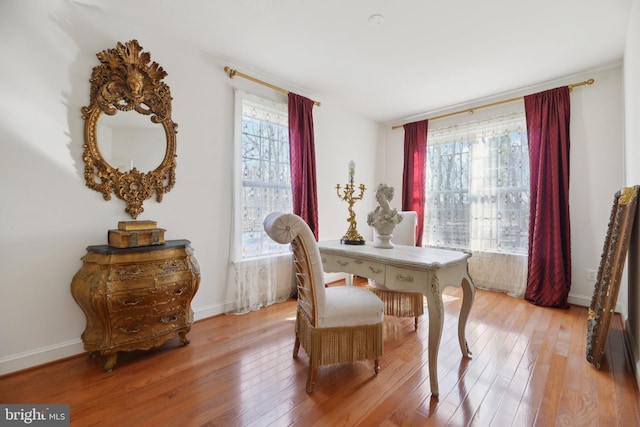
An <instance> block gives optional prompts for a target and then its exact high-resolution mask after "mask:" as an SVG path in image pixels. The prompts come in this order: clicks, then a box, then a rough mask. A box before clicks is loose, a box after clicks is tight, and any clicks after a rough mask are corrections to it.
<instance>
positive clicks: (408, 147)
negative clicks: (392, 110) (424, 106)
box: [402, 120, 429, 246]
mask: <svg viewBox="0 0 640 427" xmlns="http://www.w3.org/2000/svg"><path fill="white" fill-rule="evenodd" d="M428 128H429V121H428V120H422V121H419V122H413V123H407V124H406V125H404V168H403V171H402V210H403V211H416V212H417V213H418V226H417V227H416V246H422V232H423V230H424V198H425V195H424V191H425V174H426V170H425V168H426V162H427V129H428Z"/></svg>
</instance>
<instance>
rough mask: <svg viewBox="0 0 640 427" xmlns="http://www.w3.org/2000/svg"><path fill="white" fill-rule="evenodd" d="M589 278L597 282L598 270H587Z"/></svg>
mask: <svg viewBox="0 0 640 427" xmlns="http://www.w3.org/2000/svg"><path fill="white" fill-rule="evenodd" d="M587 280H591V281H592V282H595V281H597V280H598V270H587Z"/></svg>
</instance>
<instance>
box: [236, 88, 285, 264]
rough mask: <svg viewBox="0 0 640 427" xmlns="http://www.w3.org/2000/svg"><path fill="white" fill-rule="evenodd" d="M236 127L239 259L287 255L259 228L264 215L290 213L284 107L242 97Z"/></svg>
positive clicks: (263, 100)
mask: <svg viewBox="0 0 640 427" xmlns="http://www.w3.org/2000/svg"><path fill="white" fill-rule="evenodd" d="M240 128H241V132H240V135H241V151H240V171H241V181H242V188H241V191H240V194H241V195H240V205H241V206H240V212H241V215H240V217H241V233H240V234H241V236H240V238H241V240H242V243H241V258H242V259H248V258H255V257H259V256H264V255H271V254H279V253H285V252H288V251H289V248H288V247H287V246H286V245H280V244H278V243H275V242H274V241H272V240H271V239H270V238H269V237H268V236H267V234H266V233H265V232H264V229H263V226H262V222H263V221H264V218H265V216H266V215H267V214H269V213H271V212H274V211H280V212H291V211H292V198H291V172H290V166H289V127H288V113H287V104H286V103H276V102H273V101H268V100H265V99H262V98H258V97H255V96H252V95H248V94H243V95H242V96H241V125H240ZM236 207H238V205H237V204H236ZM238 216H239V215H238V213H237V212H236V220H238Z"/></svg>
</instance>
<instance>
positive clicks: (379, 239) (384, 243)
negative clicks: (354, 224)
mask: <svg viewBox="0 0 640 427" xmlns="http://www.w3.org/2000/svg"><path fill="white" fill-rule="evenodd" d="M392 237H393V234H378V233H374V236H373V247H374V248H382V249H393V243H391V238H392Z"/></svg>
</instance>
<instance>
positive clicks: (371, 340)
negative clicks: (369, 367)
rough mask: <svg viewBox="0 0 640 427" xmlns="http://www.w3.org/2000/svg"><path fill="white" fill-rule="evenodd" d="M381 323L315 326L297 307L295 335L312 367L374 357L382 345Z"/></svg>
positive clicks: (373, 358) (380, 350) (377, 354)
mask: <svg viewBox="0 0 640 427" xmlns="http://www.w3.org/2000/svg"><path fill="white" fill-rule="evenodd" d="M383 326H384V322H380V323H375V324H372V325H359V326H346V327H329V328H314V327H313V326H312V325H311V323H310V322H309V320H308V319H307V316H305V314H304V312H303V311H301V310H300V309H298V313H297V316H296V336H297V337H298V339H299V340H300V344H302V347H303V348H304V350H305V352H306V353H307V356H308V357H309V367H310V368H312V369H315V368H318V367H320V366H324V365H333V364H338V363H352V362H355V361H357V360H375V359H378V358H379V357H381V356H382V353H383V348H384V334H383Z"/></svg>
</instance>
